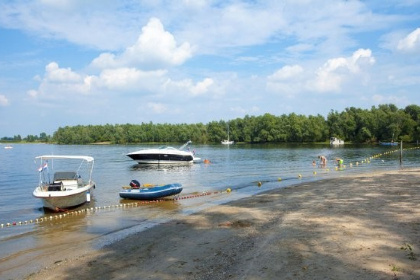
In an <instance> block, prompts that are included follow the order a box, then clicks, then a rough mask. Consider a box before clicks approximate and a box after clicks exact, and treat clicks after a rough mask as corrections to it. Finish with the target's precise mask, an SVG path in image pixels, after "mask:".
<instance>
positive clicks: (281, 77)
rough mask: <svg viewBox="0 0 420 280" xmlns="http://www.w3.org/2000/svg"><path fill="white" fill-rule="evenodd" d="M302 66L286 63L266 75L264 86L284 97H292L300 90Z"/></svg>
mask: <svg viewBox="0 0 420 280" xmlns="http://www.w3.org/2000/svg"><path fill="white" fill-rule="evenodd" d="M302 74H303V68H302V66H300V65H286V66H283V67H282V68H281V69H279V70H277V71H276V72H274V73H273V74H271V75H270V76H268V77H267V85H266V88H267V90H268V91H270V92H275V93H277V94H280V95H282V96H284V97H289V98H291V97H293V96H294V95H295V94H296V93H297V92H298V91H300V90H301V89H302V88H301V85H302V82H301V81H300V80H301V79H302Z"/></svg>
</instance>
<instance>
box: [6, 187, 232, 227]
mask: <svg viewBox="0 0 420 280" xmlns="http://www.w3.org/2000/svg"><path fill="white" fill-rule="evenodd" d="M231 191H232V190H231V189H230V188H227V189H226V190H225V191H213V192H203V193H200V194H190V195H184V196H180V195H177V196H175V197H174V198H171V199H156V200H141V201H136V202H131V203H120V204H114V205H107V206H97V207H91V208H84V209H80V210H69V211H66V212H65V213H63V214H52V215H49V216H46V217H42V218H37V219H33V220H29V221H23V222H22V221H19V222H11V223H2V224H0V228H9V227H14V226H22V225H30V224H40V223H43V222H47V221H53V220H60V219H63V218H66V217H71V216H76V215H80V214H84V213H94V212H97V211H99V210H107V209H117V208H128V207H139V206H142V205H149V204H156V203H162V202H167V201H178V200H185V199H192V198H199V197H203V196H209V195H215V194H222V193H230V192H231Z"/></svg>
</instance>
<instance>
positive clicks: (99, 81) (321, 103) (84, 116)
mask: <svg viewBox="0 0 420 280" xmlns="http://www.w3.org/2000/svg"><path fill="white" fill-rule="evenodd" d="M419 89H420V0H398V1H376V0H371V1H352V0H347V1H340V0H335V1H331V0H314V1H312V0H264V1H259V0H248V1H241V0H221V1H219V0H178V1H170V0H119V1H113V0H89V1H86V0H20V1H9V0H4V1H1V3H0V137H5V136H7V137H13V136H16V135H21V136H22V137H26V136H27V135H39V134H40V133H47V134H48V135H52V134H53V133H54V131H56V130H57V129H58V128H59V127H65V126H76V125H105V124H127V123H130V124H141V123H149V122H152V123H155V124H156V123H169V124H183V123H187V124H192V123H203V124H207V123H209V122H212V121H220V120H224V121H229V120H232V119H236V118H244V117H245V116H247V115H248V116H260V115H264V114H266V113H269V114H272V115H275V116H280V115H283V114H286V115H288V114H290V113H296V114H302V115H306V116H309V115H318V114H319V115H322V116H324V117H327V116H328V113H330V112H331V111H332V110H333V111H338V112H341V111H343V110H345V109H346V108H350V107H356V108H362V109H371V108H372V106H378V105H380V104H394V105H396V106H397V107H398V108H405V107H406V106H408V105H411V104H416V105H420V92H419Z"/></svg>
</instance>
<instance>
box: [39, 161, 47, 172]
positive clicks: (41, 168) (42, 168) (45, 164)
mask: <svg viewBox="0 0 420 280" xmlns="http://www.w3.org/2000/svg"><path fill="white" fill-rule="evenodd" d="M47 168H48V162H46V163H44V165H43V166H41V167H40V168H38V171H39V172H41V171H43V170H45V169H47Z"/></svg>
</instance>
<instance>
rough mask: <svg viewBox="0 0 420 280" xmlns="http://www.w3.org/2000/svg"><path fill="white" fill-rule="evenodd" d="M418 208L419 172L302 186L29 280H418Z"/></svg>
mask: <svg viewBox="0 0 420 280" xmlns="http://www.w3.org/2000/svg"><path fill="white" fill-rule="evenodd" d="M262 187H264V185H263V186H262ZM419 204H420V170H399V171H389V172H384V173H380V174H379V173H378V174H368V175H359V176H352V177H341V178H334V179H325V180H322V181H318V182H311V183H302V184H299V185H296V186H292V187H287V188H283V189H278V190H275V191H270V192H267V193H263V194H259V195H256V196H253V197H249V198H245V199H242V200H239V201H235V202H231V203H229V204H227V205H219V206H214V207H212V208H210V209H208V210H206V211H203V212H200V213H196V214H193V215H190V216H186V217H185V218H182V219H178V220H173V221H171V222H168V223H165V224H162V225H159V226H156V227H153V228H151V229H149V230H146V231H144V232H140V233H137V234H135V235H131V236H129V237H128V238H126V239H124V240H121V241H119V242H116V243H114V244H112V245H110V246H107V247H105V248H103V249H101V250H99V251H96V252H94V253H91V254H87V255H84V256H79V257H78V258H74V259H63V260H60V262H57V263H55V264H53V265H51V266H50V267H47V268H45V269H43V270H42V271H39V272H38V273H36V274H32V275H30V276H29V277H28V279H42V280H46V279H213V280H214V279H369V280H371V279H420V207H419Z"/></svg>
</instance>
